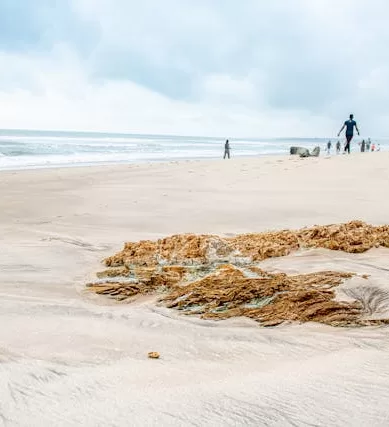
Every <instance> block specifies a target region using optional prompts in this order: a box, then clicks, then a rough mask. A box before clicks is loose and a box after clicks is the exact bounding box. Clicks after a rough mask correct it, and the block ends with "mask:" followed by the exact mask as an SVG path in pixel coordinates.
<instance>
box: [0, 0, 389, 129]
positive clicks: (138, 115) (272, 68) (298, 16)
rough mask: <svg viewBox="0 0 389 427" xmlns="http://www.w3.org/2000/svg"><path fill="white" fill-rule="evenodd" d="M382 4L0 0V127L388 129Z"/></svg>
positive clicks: (387, 31) (358, 0) (387, 35)
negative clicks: (352, 122)
mask: <svg viewBox="0 0 389 427" xmlns="http://www.w3.org/2000/svg"><path fill="white" fill-rule="evenodd" d="M388 14H389V3H387V1H386V0H369V1H368V0H353V1H351V0H350V1H349V0H271V1H270V0H239V1H238V0H163V1H162V0H143V1H139V0H0V61H1V66H0V127H1V128H24V129H62V130H95V131H116V132H135V133H167V134H181V135H208V136H225V135H228V136H230V137H234V136H236V137H237V136H252V137H264V136H274V137H277V136H312V137H315V136H319V137H320V136H335V135H336V133H337V131H338V130H339V128H340V126H341V124H342V122H343V121H344V120H345V119H346V118H347V116H348V114H349V113H350V112H353V113H354V114H355V116H356V119H357V121H358V123H359V126H360V128H361V130H362V133H363V135H366V136H389V102H388V101H389V53H388V45H389V25H388V22H387V17H388Z"/></svg>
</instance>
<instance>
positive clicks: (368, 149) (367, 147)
mask: <svg viewBox="0 0 389 427" xmlns="http://www.w3.org/2000/svg"><path fill="white" fill-rule="evenodd" d="M370 145H371V140H370V138H369V139H368V140H367V143H366V151H370Z"/></svg>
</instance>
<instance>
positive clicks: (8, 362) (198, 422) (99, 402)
mask: <svg viewBox="0 0 389 427" xmlns="http://www.w3.org/2000/svg"><path fill="white" fill-rule="evenodd" d="M388 162H389V153H387V152H379V153H365V154H359V153H358V154H352V155H350V156H346V155H340V156H332V157H319V158H306V159H300V158H291V157H267V158H259V159H252V158H248V159H231V160H226V161H222V160H218V161H183V162H167V163H150V164H142V165H135V164H133V165H121V166H105V167H90V168H63V169H42V170H28V171H13V172H0V194H1V199H0V296H1V309H0V320H1V324H2V328H1V329H0V426H1V425H4V426H20V425H21V426H46V425H47V426H49V425H53V424H54V425H56V426H75V425H82V426H129V425H135V426H157V425H163V426H170V425H172V426H186V425H195V426H217V425H219V426H224V425H226V426H238V425H253V426H262V425H263V426H288V425H291V426H292V425H293V426H329V425H331V426H367V425H374V426H387V425H388V424H389V405H388V402H389V352H388V350H389V327H385V326H381V327H364V328H334V327H330V326H325V325H321V324H316V323H306V324H285V325H281V326H278V327H275V328H263V327H260V326H259V325H258V323H256V322H254V321H252V320H250V319H246V318H234V319H229V320H226V321H218V322H217V321H211V320H201V319H198V318H195V317H186V316H180V315H179V314H178V313H177V312H175V311H173V310H169V309H167V308H163V307H157V306H155V305H154V304H153V303H151V302H150V301H148V300H147V299H145V300H140V301H139V302H136V303H134V304H131V305H128V304H117V303H115V302H113V301H112V300H109V299H104V298H96V296H95V295H90V294H88V293H86V292H85V284H86V283H87V282H88V280H90V278H91V277H92V276H93V275H94V274H95V273H96V271H98V270H99V269H101V260H102V259H103V258H105V257H107V256H109V255H112V254H113V253H115V252H117V251H119V250H120V249H121V248H122V247H123V244H124V242H126V241H137V240H140V239H156V238H160V237H164V236H168V235H171V234H175V233H189V232H190V233H212V234H218V235H220V236H231V235H234V234H237V233H248V232H261V231H267V230H280V229H289V228H293V229H295V228H301V227H307V226H312V225H315V224H320V225H324V224H332V223H343V222H347V221H350V220H362V221H366V222H367V223H370V224H374V225H381V224H388V223H389V201H388V197H387V192H388V186H389V173H388ZM388 255H389V249H385V248H375V249H372V250H370V251H368V252H365V253H362V254H346V253H343V252H334V251H329V250H324V249H315V250H313V249H312V250H308V251H304V252H296V253H294V254H291V255H289V256H287V257H282V258H272V259H269V260H267V261H264V267H266V268H267V269H269V270H272V271H282V272H287V273H296V272H297V273H300V272H301V273H305V272H313V271H317V270H323V269H327V270H330V269H333V270H339V271H352V272H356V273H360V274H369V275H370V278H369V280H368V282H369V284H370V285H371V286H378V287H380V288H381V289H383V290H385V292H386V291H387V292H388V300H387V301H386V302H387V304H386V305H385V304H383V305H382V307H381V309H382V313H381V314H382V316H385V315H387V316H388V317H389V280H388V279H389V256H388ZM149 351H158V352H159V353H160V354H161V358H160V359H159V360H151V359H148V358H147V353H148V352H149Z"/></svg>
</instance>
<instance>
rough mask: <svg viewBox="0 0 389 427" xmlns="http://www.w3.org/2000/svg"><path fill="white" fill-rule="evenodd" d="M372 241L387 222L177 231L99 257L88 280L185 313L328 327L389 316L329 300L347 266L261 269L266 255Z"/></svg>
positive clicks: (380, 240) (366, 245)
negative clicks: (99, 268) (226, 232)
mask: <svg viewBox="0 0 389 427" xmlns="http://www.w3.org/2000/svg"><path fill="white" fill-rule="evenodd" d="M378 246H384V247H389V226H386V225H385V226H377V227H375V226H372V225H368V224H365V223H363V222H361V221H352V222H349V223H347V224H336V225H327V226H315V227H312V228H305V229H301V230H296V231H292V230H282V231H278V232H266V233H251V234H242V235H237V236H234V237H229V238H222V237H219V236H216V235H194V234H181V235H175V236H170V237H167V238H164V239H160V240H158V241H149V240H146V241H140V242H134V243H133V242H130V243H126V244H125V246H124V249H123V250H122V251H120V252H119V253H117V254H116V255H113V256H111V257H109V258H107V259H106V260H105V265H106V266H107V269H106V270H105V271H103V272H100V273H98V274H97V277H98V280H97V281H96V282H94V283H90V284H88V285H87V287H88V289H89V290H90V291H93V292H95V293H97V294H101V295H107V296H110V297H113V298H115V299H116V300H118V301H131V300H133V299H134V298H136V297H137V296H140V295H147V294H153V295H157V296H158V298H159V302H160V303H162V304H164V305H166V306H167V307H169V308H174V309H177V310H180V311H181V312H182V313H185V314H188V315H199V316H201V317H202V318H205V319H226V318H229V317H235V316H246V317H250V318H252V319H255V320H257V321H258V322H260V324H261V325H263V326H274V325H278V324H280V323H282V322H286V321H297V322H308V321H315V322H320V323H325V324H329V325H334V326H346V325H366V324H377V323H388V322H387V321H386V320H385V319H384V320H379V321H378V320H377V321H373V320H371V321H369V320H366V319H365V318H364V317H363V315H364V314H365V313H364V309H363V304H362V303H361V302H360V301H357V300H355V301H354V302H349V301H348V302H346V301H345V302H341V301H338V300H335V293H334V288H336V287H337V286H339V285H340V284H341V283H343V282H344V281H345V280H347V279H349V278H351V277H352V276H353V274H351V273H341V272H334V271H322V272H317V273H313V274H301V275H295V276H290V275H287V274H283V273H275V274H274V273H273V274H271V273H268V272H266V271H263V270H262V269H261V268H260V262H261V261H263V260H265V259H267V258H272V257H282V256H287V255H289V254H290V253H291V252H293V251H296V250H298V249H302V248H327V249H331V250H339V251H344V252H349V253H360V252H365V251H367V250H368V249H371V248H373V247H378ZM363 277H365V278H366V276H365V275H364V276H363ZM362 319H364V320H362Z"/></svg>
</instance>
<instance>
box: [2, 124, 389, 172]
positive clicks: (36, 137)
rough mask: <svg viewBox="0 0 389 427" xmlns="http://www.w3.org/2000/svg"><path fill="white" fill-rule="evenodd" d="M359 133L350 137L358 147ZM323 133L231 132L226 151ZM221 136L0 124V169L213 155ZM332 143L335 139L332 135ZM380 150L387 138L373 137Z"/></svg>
mask: <svg viewBox="0 0 389 427" xmlns="http://www.w3.org/2000/svg"><path fill="white" fill-rule="evenodd" d="M359 140H360V138H358V139H357V138H356V139H355V142H354V141H353V143H352V148H353V150H354V151H359V146H358V144H357V143H358V142H359ZM327 141H328V138H303V139H302V138H282V139H281V138H272V139H269V138H268V139H266V138H253V139H248V138H235V139H234V138H231V139H230V146H231V157H242V156H246V157H259V156H267V155H282V154H283V155H285V154H286V155H287V154H289V148H290V146H292V145H297V146H302V147H307V148H309V149H312V148H314V147H315V146H317V145H319V146H320V148H321V151H322V153H323V154H324V152H325V147H326V143H327ZM224 142H225V138H213V137H209V138H207V137H190V136H165V135H131V134H114V133H112V134H111V133H93V132H54V131H25V130H0V170H1V169H2V170H7V169H8V170H14V169H31V168H47V167H59V166H61V167H64V166H88V165H99V164H113V163H140V162H156V161H172V160H184V159H185V160H187V159H189V160H191V159H217V158H221V157H222V156H223V153H224ZM332 142H333V148H332V152H334V145H335V142H336V139H333V140H332ZM374 142H375V143H376V144H377V143H380V145H381V150H388V149H389V140H388V139H380V140H377V139H374Z"/></svg>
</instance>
